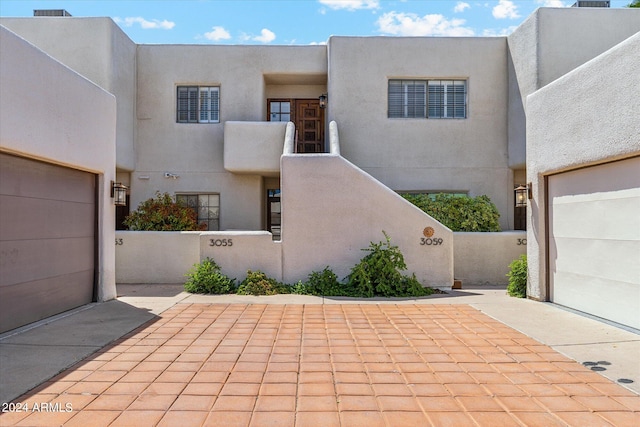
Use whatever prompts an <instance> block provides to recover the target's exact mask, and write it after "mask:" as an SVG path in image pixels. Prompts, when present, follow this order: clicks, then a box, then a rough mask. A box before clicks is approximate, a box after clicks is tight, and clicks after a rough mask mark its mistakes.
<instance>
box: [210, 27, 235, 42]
mask: <svg viewBox="0 0 640 427" xmlns="http://www.w3.org/2000/svg"><path fill="white" fill-rule="evenodd" d="M204 38H205V39H207V40H212V41H218V40H229V39H230V38H231V34H229V32H228V31H227V30H225V29H224V27H212V28H211V31H209V32H208V33H204Z"/></svg>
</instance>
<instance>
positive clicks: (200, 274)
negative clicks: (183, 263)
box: [184, 258, 235, 294]
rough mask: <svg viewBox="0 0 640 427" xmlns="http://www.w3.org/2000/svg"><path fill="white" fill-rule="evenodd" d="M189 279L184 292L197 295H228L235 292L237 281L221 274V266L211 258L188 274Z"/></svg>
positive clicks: (195, 266)
mask: <svg viewBox="0 0 640 427" xmlns="http://www.w3.org/2000/svg"><path fill="white" fill-rule="evenodd" d="M186 276H187V277H188V278H189V280H187V282H186V283H185V284H184V290H185V291H187V292H191V293H195V294H228V293H233V292H234V291H235V279H230V278H228V277H227V276H225V275H224V274H222V273H221V272H220V266H218V264H216V262H215V261H214V260H213V259H211V258H206V259H205V260H203V261H202V262H201V263H200V264H195V265H194V266H193V269H192V270H191V271H190V272H189V273H187V274H186Z"/></svg>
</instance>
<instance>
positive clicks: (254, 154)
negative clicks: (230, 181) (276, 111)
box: [224, 121, 288, 177]
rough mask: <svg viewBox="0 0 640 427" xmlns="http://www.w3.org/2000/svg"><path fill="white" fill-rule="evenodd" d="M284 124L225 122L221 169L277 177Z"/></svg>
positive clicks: (282, 145) (282, 144)
mask: <svg viewBox="0 0 640 427" xmlns="http://www.w3.org/2000/svg"><path fill="white" fill-rule="evenodd" d="M287 123H288V122H232V121H227V122H225V124H224V141H225V143H224V168H225V169H226V170H228V171H229V172H234V173H243V174H253V175H261V176H268V177H278V176H280V156H281V155H282V149H283V147H284V135H285V129H286V126H287Z"/></svg>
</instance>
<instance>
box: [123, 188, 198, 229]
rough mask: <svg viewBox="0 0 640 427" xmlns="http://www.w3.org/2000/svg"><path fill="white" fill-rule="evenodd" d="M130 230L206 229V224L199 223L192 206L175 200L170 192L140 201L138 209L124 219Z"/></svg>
mask: <svg viewBox="0 0 640 427" xmlns="http://www.w3.org/2000/svg"><path fill="white" fill-rule="evenodd" d="M124 224H125V225H126V226H127V227H129V229H130V230H140V231H189V230H205V229H206V227H207V226H206V224H198V215H197V213H196V212H195V211H194V210H193V209H191V208H190V207H188V206H186V205H184V204H183V203H181V202H176V201H174V200H173V199H172V198H171V196H170V195H169V193H164V194H161V193H160V192H157V193H156V197H155V198H150V199H148V200H145V201H144V202H142V203H140V205H139V206H138V209H136V210H135V211H133V212H131V213H130V214H129V215H128V216H127V217H126V218H125V220H124Z"/></svg>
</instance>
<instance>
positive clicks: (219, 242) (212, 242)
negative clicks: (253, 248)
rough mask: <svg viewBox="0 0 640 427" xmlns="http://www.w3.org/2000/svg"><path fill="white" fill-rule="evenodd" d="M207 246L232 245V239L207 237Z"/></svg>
mask: <svg viewBox="0 0 640 427" xmlns="http://www.w3.org/2000/svg"><path fill="white" fill-rule="evenodd" d="M209 246H233V240H232V239H209Z"/></svg>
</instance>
